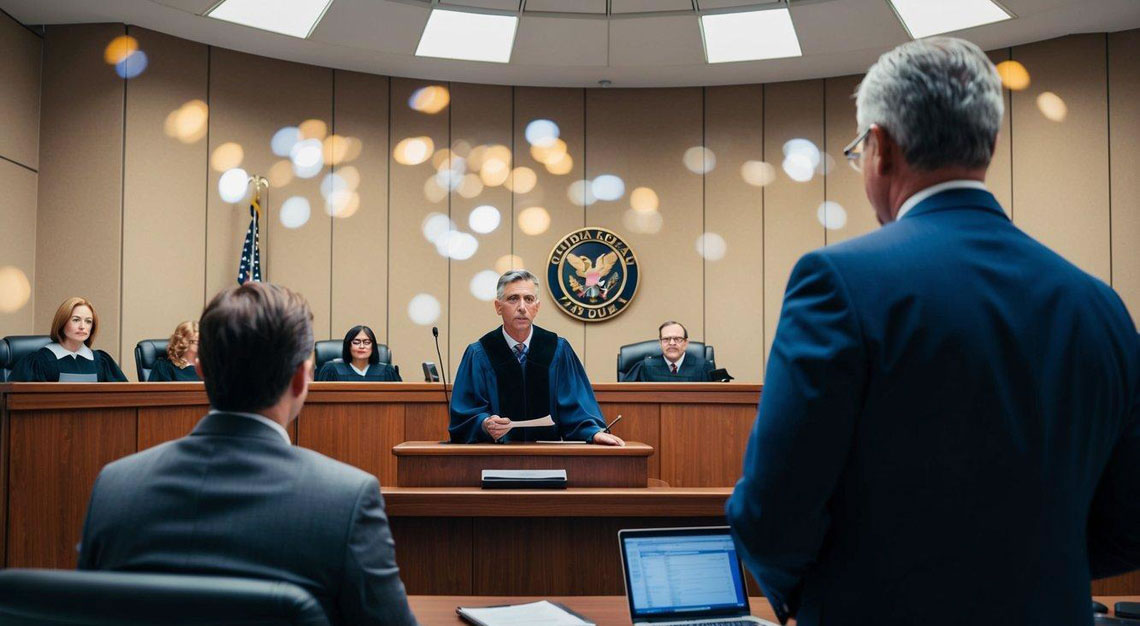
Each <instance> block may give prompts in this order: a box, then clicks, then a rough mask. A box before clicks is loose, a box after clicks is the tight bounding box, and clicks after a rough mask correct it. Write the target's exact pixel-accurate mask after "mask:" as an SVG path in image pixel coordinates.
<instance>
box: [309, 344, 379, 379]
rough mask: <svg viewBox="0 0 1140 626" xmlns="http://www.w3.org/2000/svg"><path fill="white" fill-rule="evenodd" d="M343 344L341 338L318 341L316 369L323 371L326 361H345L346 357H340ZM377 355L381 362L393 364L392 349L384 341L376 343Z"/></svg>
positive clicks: (314, 349) (314, 348) (315, 347)
mask: <svg viewBox="0 0 1140 626" xmlns="http://www.w3.org/2000/svg"><path fill="white" fill-rule="evenodd" d="M342 346H344V342H343V341H342V340H340V339H326V340H324V341H318V342H317V344H316V345H315V346H314V347H313V352H314V353H315V354H316V357H315V359H314V360H315V361H316V366H315V367H314V371H317V372H319V371H321V367H323V366H324V364H325V363H329V362H333V363H340V362H341V361H343V360H344V359H342V358H340V350H341V347H342ZM376 356H377V357H379V358H380V362H381V363H387V364H388V365H391V364H392V351H391V350H389V349H388V346H386V345H384V344H382V343H378V344H376Z"/></svg>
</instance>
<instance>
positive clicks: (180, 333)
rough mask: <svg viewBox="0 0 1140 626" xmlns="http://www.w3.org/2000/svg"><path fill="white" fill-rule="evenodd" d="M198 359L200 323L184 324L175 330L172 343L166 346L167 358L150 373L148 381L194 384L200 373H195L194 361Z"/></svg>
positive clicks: (171, 338)
mask: <svg viewBox="0 0 1140 626" xmlns="http://www.w3.org/2000/svg"><path fill="white" fill-rule="evenodd" d="M197 358H198V322H182V323H181V324H179V325H178V328H175V329H174V334H173V335H171V336H170V342H169V343H167V344H166V358H165V359H159V360H158V362H157V363H155V364H154V369H152V370H151V371H150V378H148V379H147V381H149V382H152V383H161V382H171V381H176V382H194V381H199V380H202V379H201V378H198V372H196V371H194V360H195V359H197Z"/></svg>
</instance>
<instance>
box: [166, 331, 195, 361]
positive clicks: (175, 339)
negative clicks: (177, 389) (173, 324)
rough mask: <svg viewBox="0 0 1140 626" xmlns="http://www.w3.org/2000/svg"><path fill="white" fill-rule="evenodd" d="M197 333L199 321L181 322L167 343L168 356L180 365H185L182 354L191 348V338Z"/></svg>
mask: <svg viewBox="0 0 1140 626" xmlns="http://www.w3.org/2000/svg"><path fill="white" fill-rule="evenodd" d="M197 334H198V322H195V321H189V322H182V323H181V324H179V325H178V327H177V328H175V329H174V334H172V335H170V341H169V342H168V343H167V344H166V358H167V359H169V360H170V362H171V363H173V364H175V365H176V366H178V367H185V366H186V362H185V361H184V360H183V359H182V355H183V354H186V351H187V350H189V349H190V340H191V339H192V338H193V337H194V335H197Z"/></svg>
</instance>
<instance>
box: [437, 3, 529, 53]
mask: <svg viewBox="0 0 1140 626" xmlns="http://www.w3.org/2000/svg"><path fill="white" fill-rule="evenodd" d="M518 24H519V19H518V17H517V16H514V15H488V14H484V13H466V12H463V11H444V10H442V9H434V10H433V11H432V12H431V15H430V16H428V22H427V26H425V27H424V34H423V35H422V36H421V37H420V45H419V46H418V47H417V48H416V56H418V57H438V58H441V59H460V60H463V61H488V62H491V63H508V62H510V60H511V50H512V49H513V48H514V45H515V29H516V28H518Z"/></svg>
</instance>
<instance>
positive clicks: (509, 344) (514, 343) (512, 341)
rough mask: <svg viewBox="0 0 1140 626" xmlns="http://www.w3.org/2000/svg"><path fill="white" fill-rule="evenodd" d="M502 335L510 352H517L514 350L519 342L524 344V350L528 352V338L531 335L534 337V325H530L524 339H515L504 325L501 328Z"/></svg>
mask: <svg viewBox="0 0 1140 626" xmlns="http://www.w3.org/2000/svg"><path fill="white" fill-rule="evenodd" d="M503 336H504V337H506V338H507V347H508V348H510V349H511V352H513V353H515V354H518V352H516V351H515V346H517V345H519V344H520V343H521V344H522V345H524V346H526V352H528V353H529V352H530V339H531V337H534V326H531V327H530V332H529V333H527V336H526V340H525V341H515V338H514V337H512V336H510V335H509V334H507V329H506V327H504V328H503Z"/></svg>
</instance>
